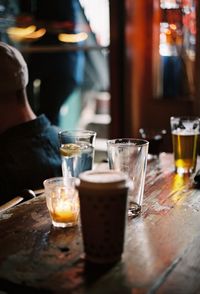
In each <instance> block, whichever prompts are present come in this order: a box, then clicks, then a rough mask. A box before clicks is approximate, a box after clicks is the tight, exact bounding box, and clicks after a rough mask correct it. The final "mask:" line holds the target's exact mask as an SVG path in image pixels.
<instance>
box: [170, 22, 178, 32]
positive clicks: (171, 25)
mask: <svg viewBox="0 0 200 294" xmlns="http://www.w3.org/2000/svg"><path fill="white" fill-rule="evenodd" d="M169 27H170V29H171V30H173V31H175V30H176V29H177V26H176V25H175V24H170V25H169Z"/></svg>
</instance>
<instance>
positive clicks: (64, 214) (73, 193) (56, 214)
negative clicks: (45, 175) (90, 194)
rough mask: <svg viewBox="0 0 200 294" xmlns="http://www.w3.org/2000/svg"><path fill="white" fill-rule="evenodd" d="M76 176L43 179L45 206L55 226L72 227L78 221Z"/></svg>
mask: <svg viewBox="0 0 200 294" xmlns="http://www.w3.org/2000/svg"><path fill="white" fill-rule="evenodd" d="M75 181H76V178H72V177H70V178H68V179H67V181H64V179H63V178H51V179H47V180H46V181H44V186H45V194H46V201H47V208H48V210H49V214H50V216H51V220H52V224H53V225H54V226H55V227H72V226H74V225H76V224H77V223H78V216H79V198H78V191H77V190H76V187H75Z"/></svg>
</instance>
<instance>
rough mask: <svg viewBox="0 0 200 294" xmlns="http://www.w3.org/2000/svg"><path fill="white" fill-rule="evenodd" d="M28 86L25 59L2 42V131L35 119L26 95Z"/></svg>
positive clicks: (0, 74) (0, 56) (0, 92)
mask: <svg viewBox="0 0 200 294" xmlns="http://www.w3.org/2000/svg"><path fill="white" fill-rule="evenodd" d="M27 84H28V68H27V64H26V62H25V60H24V57H23V56H22V54H21V53H20V52H19V50H17V49H16V48H15V47H13V46H10V45H8V44H6V43H4V42H0V123H1V126H0V131H4V130H5V129H7V128H8V127H12V126H14V125H17V124H19V123H23V122H24V121H27V120H30V119H32V118H34V116H33V113H32V110H31V109H30V105H29V103H28V99H27V95H26V86H27ZM8 112H9V113H8Z"/></svg>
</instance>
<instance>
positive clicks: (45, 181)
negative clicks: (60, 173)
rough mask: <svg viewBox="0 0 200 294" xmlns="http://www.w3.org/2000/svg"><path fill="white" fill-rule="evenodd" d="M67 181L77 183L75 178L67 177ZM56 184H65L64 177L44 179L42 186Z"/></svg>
mask: <svg viewBox="0 0 200 294" xmlns="http://www.w3.org/2000/svg"><path fill="white" fill-rule="evenodd" d="M67 180H70V181H71V180H73V182H74V183H76V182H77V181H78V178H76V177H69V178H67ZM56 182H62V183H63V184H65V183H66V181H65V178H64V177H51V178H48V179H45V180H44V181H43V186H44V187H45V186H46V184H47V185H51V184H53V183H54V184H55V183H56Z"/></svg>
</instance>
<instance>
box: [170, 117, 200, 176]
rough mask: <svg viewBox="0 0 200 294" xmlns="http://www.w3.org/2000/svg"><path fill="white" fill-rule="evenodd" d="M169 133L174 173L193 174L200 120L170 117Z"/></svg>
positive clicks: (196, 118)
mask: <svg viewBox="0 0 200 294" xmlns="http://www.w3.org/2000/svg"><path fill="white" fill-rule="evenodd" d="M170 123H171V133H172V144H173V153H174V162H175V172H176V173H178V174H191V173H193V172H195V169H196V162H197V148H198V141H199V130H200V119H199V118H198V117H171V118H170Z"/></svg>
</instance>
